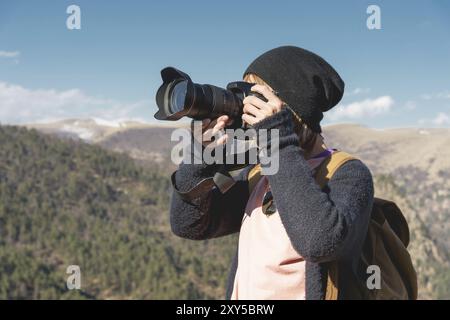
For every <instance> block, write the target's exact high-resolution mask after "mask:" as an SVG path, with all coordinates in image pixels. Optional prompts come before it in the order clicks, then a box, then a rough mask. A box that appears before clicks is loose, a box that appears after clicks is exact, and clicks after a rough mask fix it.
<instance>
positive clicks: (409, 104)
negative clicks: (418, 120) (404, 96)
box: [405, 101, 417, 111]
mask: <svg viewBox="0 0 450 320" xmlns="http://www.w3.org/2000/svg"><path fill="white" fill-rule="evenodd" d="M416 108H417V103H416V102H415V101H406V103H405V109H406V110H409V111H412V110H415V109H416Z"/></svg>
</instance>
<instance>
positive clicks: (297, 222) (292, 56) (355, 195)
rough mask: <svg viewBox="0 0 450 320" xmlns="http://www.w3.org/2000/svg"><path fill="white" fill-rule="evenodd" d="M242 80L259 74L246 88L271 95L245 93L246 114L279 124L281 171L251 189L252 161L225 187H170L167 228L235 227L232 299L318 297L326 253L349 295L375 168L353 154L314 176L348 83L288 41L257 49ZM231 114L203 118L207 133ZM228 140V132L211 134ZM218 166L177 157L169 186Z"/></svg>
mask: <svg viewBox="0 0 450 320" xmlns="http://www.w3.org/2000/svg"><path fill="white" fill-rule="evenodd" d="M244 81H247V82H251V83H257V84H256V85H255V86H254V87H253V88H252V90H253V91H255V92H258V93H260V94H262V95H263V96H264V97H265V98H266V100H267V102H265V101H263V100H261V99H259V98H257V97H255V96H249V97H246V98H245V100H244V110H243V111H244V114H243V116H242V120H243V121H244V122H246V123H248V124H250V125H252V127H253V128H255V129H256V130H260V129H267V130H270V129H278V130H279V157H280V158H279V170H278V172H277V173H276V174H274V175H270V176H264V177H262V178H261V179H260V180H259V182H258V184H257V185H256V187H255V188H254V189H253V191H252V193H251V194H249V191H248V181H247V175H248V170H250V169H251V167H249V168H248V169H247V170H245V171H244V172H242V173H241V175H240V177H239V178H238V179H237V183H236V184H235V185H234V186H233V187H232V188H231V189H230V190H229V191H227V192H226V193H224V194H222V193H221V192H220V191H218V190H217V189H213V190H211V191H210V192H207V193H205V194H204V195H203V196H202V197H201V198H199V199H197V200H196V201H192V202H188V201H185V200H182V199H181V198H180V196H179V195H178V194H177V192H174V194H173V197H172V204H171V225H172V230H173V232H174V233H175V234H176V235H178V236H181V237H184V238H187V239H196V240H201V239H209V238H215V237H220V236H224V235H228V234H232V233H235V232H240V235H239V245H238V250H237V254H236V257H235V259H234V261H233V264H232V268H231V272H230V276H229V280H228V287H227V298H229V299H324V295H325V287H326V281H327V279H326V275H327V268H328V266H329V263H330V262H337V263H338V264H339V266H340V267H339V279H340V280H339V283H340V288H339V298H345V293H346V284H348V283H355V282H360V283H361V285H363V282H362V281H361V280H360V279H361V275H360V274H358V270H357V261H358V258H359V256H360V252H361V246H362V243H363V242H364V238H365V236H366V232H367V226H368V222H369V218H370V213H371V209H372V204H373V182H372V176H371V174H370V171H369V170H368V168H367V167H366V166H365V165H364V164H363V163H362V162H361V161H359V160H351V161H348V162H346V163H345V164H344V165H342V166H341V167H340V168H339V169H338V170H337V171H336V172H335V174H334V175H333V177H332V178H331V179H330V181H329V182H328V184H327V186H326V187H325V188H323V189H321V188H320V187H319V185H318V184H317V182H316V181H315V179H314V172H315V169H316V168H317V167H318V166H319V165H320V163H321V162H322V161H323V160H324V159H325V158H326V157H327V156H329V155H330V153H332V152H334V150H332V149H328V148H327V147H326V145H325V143H324V140H323V137H322V136H321V134H320V133H321V128H320V121H321V119H322V118H323V112H325V111H327V110H329V109H331V108H332V107H333V106H335V105H336V104H337V103H338V102H339V101H340V99H341V98H342V95H343V91H344V83H343V81H342V80H341V78H340V77H339V75H338V74H337V72H336V71H335V70H334V69H333V68H332V67H331V66H330V65H329V64H328V63H327V62H326V61H325V60H323V59H322V58H320V57H319V56H317V55H316V54H314V53H312V52H309V51H307V50H304V49H301V48H297V47H292V46H285V47H279V48H275V49H273V50H270V51H268V52H266V53H264V54H263V55H261V56H260V57H258V58H257V59H256V60H255V61H253V62H252V63H251V64H250V66H249V67H248V68H247V70H246V72H245V73H244ZM275 91H276V92H275ZM230 122H231V121H230V119H228V117H227V116H222V117H219V118H218V119H215V120H213V121H210V120H207V121H204V136H205V137H206V136H211V131H212V133H213V134H214V133H215V132H217V131H218V130H222V129H223V128H225V127H226V126H228V125H229V124H230ZM225 142H226V136H224V137H223V138H221V139H220V140H219V141H218V142H217V143H225ZM217 169H218V165H206V164H202V165H192V164H189V165H187V164H181V165H180V167H179V170H178V171H177V172H176V174H175V179H174V188H175V189H176V190H178V191H187V190H189V189H191V188H192V187H193V186H195V185H196V184H197V183H199V182H200V181H201V180H203V179H205V178H209V177H212V176H213V175H214V174H215V172H216V171H217ZM267 202H269V203H271V205H270V208H268V207H267V206H266V205H265V204H266V203H267ZM352 287H354V286H352Z"/></svg>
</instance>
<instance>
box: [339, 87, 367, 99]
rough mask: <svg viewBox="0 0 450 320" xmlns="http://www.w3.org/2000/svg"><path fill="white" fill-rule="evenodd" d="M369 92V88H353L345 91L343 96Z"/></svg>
mask: <svg viewBox="0 0 450 320" xmlns="http://www.w3.org/2000/svg"><path fill="white" fill-rule="evenodd" d="M369 92H370V88H355V89H353V90H352V91H349V92H345V94H344V95H345V96H346V97H350V96H357V95H360V94H367V93H369Z"/></svg>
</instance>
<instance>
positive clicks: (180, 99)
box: [169, 80, 188, 113]
mask: <svg viewBox="0 0 450 320" xmlns="http://www.w3.org/2000/svg"><path fill="white" fill-rule="evenodd" d="M187 85H188V82H187V80H183V81H180V82H178V83H177V84H176V85H175V86H174V87H173V89H172V92H171V94H170V103H169V108H170V112H172V113H177V112H180V111H183V109H184V103H185V100H186V94H187Z"/></svg>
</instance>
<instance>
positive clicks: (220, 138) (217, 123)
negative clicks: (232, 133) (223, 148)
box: [202, 116, 233, 148]
mask: <svg viewBox="0 0 450 320" xmlns="http://www.w3.org/2000/svg"><path fill="white" fill-rule="evenodd" d="M232 123H233V119H230V117H229V116H220V117H218V118H217V119H214V120H211V119H204V120H203V122H202V133H203V134H202V144H203V146H204V147H209V148H214V147H216V146H218V145H223V144H225V143H226V142H227V139H228V135H227V134H225V133H224V131H223V130H224V129H225V127H228V126H230V125H231V124H232ZM213 137H214V139H215V140H213Z"/></svg>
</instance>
